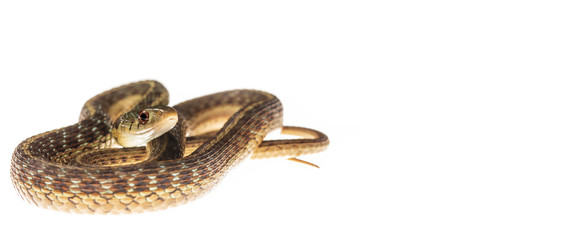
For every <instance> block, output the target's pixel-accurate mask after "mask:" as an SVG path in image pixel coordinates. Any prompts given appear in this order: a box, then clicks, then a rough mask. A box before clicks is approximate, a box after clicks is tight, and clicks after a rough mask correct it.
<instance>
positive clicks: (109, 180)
mask: <svg viewBox="0 0 585 240" xmlns="http://www.w3.org/2000/svg"><path fill="white" fill-rule="evenodd" d="M168 97H169V94H168V92H167V90H166V89H165V87H164V86H163V85H162V84H160V83H159V82H157V81H141V82H135V83H131V84H127V85H123V86H120V87H118V88H114V89H111V90H109V91H106V92H103V93H101V94H99V95H97V96H95V97H93V98H91V99H90V100H88V101H87V102H86V103H85V104H84V106H83V108H82V111H81V114H80V119H79V122H77V123H75V124H73V125H70V126H67V127H64V128H60V129H56V130H52V131H48V132H45V133H41V134H38V135H35V136H32V137H30V138H28V139H26V140H24V141H23V142H21V143H20V144H19V145H18V146H17V147H16V149H15V151H14V154H13V156H12V162H11V171H10V175H11V179H12V183H13V185H14V186H15V188H16V190H17V192H18V193H19V195H20V196H21V197H22V198H23V199H25V200H26V201H28V202H29V203H31V204H34V205H37V206H39V207H43V208H49V209H55V210H59V211H67V212H78V213H133V212H143V211H152V210H159V209H164V208H167V207H169V206H175V205H178V204H182V203H185V202H188V201H190V200H193V199H196V198H198V197H200V196H201V195H202V194H204V193H205V192H207V191H209V190H210V189H211V188H212V187H213V186H215V185H216V184H217V183H218V182H219V181H220V180H221V179H222V178H223V177H224V175H225V174H226V173H227V172H228V170H229V169H230V168H232V167H233V166H235V165H236V164H237V163H239V162H241V161H242V160H243V159H245V158H247V157H249V156H251V155H252V157H270V156H285V157H296V156H299V155H302V154H307V153H314V152H320V151H323V150H325V148H326V147H327V146H328V144H329V140H328V138H327V136H326V135H324V134H323V133H321V132H319V131H316V130H312V129H307V128H300V127H284V128H283V126H282V120H283V109H282V104H281V102H280V101H279V100H278V98H276V97H275V96H274V95H272V94H269V93H266V92H262V91H255V90H234V91H227V92H220V93H216V94H211V95H207V96H203V97H199V98H195V99H192V100H188V101H186V102H183V103H180V104H177V105H175V106H173V108H174V109H176V111H177V113H178V117H179V118H178V120H176V121H177V124H176V126H174V127H173V128H172V129H171V130H170V131H168V132H166V133H164V134H162V135H161V136H157V137H156V138H154V139H153V140H152V141H150V142H148V143H147V144H146V147H129V148H113V147H114V146H115V145H119V144H120V143H118V140H119V139H117V138H118V137H117V136H116V135H115V134H114V132H115V131H116V129H117V128H120V123H119V122H118V123H116V121H117V120H118V119H119V118H120V117H121V116H123V115H124V113H127V112H136V113H137V116H138V117H139V118H141V119H142V120H141V121H142V122H144V121H143V120H144V119H146V115H141V114H140V113H141V112H142V111H144V109H145V108H148V107H151V106H159V105H160V106H165V105H167V104H168V101H169V100H168ZM151 115H152V114H151ZM152 121H154V120H152ZM143 124H145V123H143ZM124 126H125V125H124ZM134 127H137V126H134ZM142 127H146V125H144V126H142ZM281 128H282V129H283V132H284V133H287V132H288V133H289V134H292V135H297V136H300V137H302V138H300V139H289V140H271V141H263V139H264V137H265V136H266V135H267V134H268V133H269V132H271V131H273V130H276V129H281ZM130 145H131V144H130Z"/></svg>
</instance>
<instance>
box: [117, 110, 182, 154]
mask: <svg viewBox="0 0 585 240" xmlns="http://www.w3.org/2000/svg"><path fill="white" fill-rule="evenodd" d="M178 120H179V117H178V114H177V111H176V110H175V109H174V108H172V107H169V106H153V107H147V108H143V109H141V110H138V111H130V112H127V113H124V114H123V115H122V116H120V117H119V118H118V119H117V120H116V121H115V122H114V127H113V129H112V135H113V137H114V138H115V139H116V140H117V141H118V144H120V145H121V146H122V147H136V146H140V145H144V144H146V143H147V142H148V141H150V140H152V139H155V138H157V137H159V136H160V135H163V134H164V133H166V132H168V131H169V130H171V129H172V128H173V127H174V126H175V125H176V124H177V121H178Z"/></svg>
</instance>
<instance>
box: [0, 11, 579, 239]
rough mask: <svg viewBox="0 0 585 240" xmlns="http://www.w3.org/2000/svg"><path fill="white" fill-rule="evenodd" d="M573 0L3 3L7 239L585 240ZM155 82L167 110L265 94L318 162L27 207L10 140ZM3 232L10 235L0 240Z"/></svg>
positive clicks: (0, 37) (250, 168) (258, 163)
mask: <svg viewBox="0 0 585 240" xmlns="http://www.w3.org/2000/svg"><path fill="white" fill-rule="evenodd" d="M584 12H585V8H584V6H583V5H582V4H581V3H580V1H482V2H479V1H367V0H366V1H321V0H310V1H304V0H296V1H286V2H285V1H274V0H273V1H255V0H250V1H190V2H179V1H173V2H170V1H167V2H164V3H163V1H160V2H152V1H136V2H124V1H111V2H108V1H99V3H98V2H95V3H94V4H88V3H80V1H69V2H63V1H43V2H28V1H14V3H7V2H2V3H0V79H1V80H2V84H3V85H2V87H1V89H2V94H0V98H1V99H0V101H1V102H2V111H1V114H0V121H1V124H0V126H2V128H3V130H2V137H1V138H0V139H1V140H0V141H1V143H2V144H1V146H2V147H1V148H0V150H1V153H0V156H1V157H2V158H3V159H4V164H1V165H0V166H1V169H0V173H2V174H0V176H1V177H0V180H1V181H0V192H1V193H2V197H1V198H0V201H1V203H0V217H1V219H2V231H0V234H2V235H4V236H18V237H23V238H24V237H26V238H27V239H28V238H30V239H33V238H37V239H41V238H42V239H52V238H53V239H62V238H74V237H75V238H83V239H155V238H158V239H179V238H178V237H181V238H180V239H195V238H198V239H222V238H223V239H235V238H238V239H339V238H348V239H537V238H542V239H583V238H584V237H585V230H584V228H583V226H584V224H585V193H584V191H585V169H584V167H585V164H584V163H583V161H584V155H585V154H584V152H583V146H584V144H585V129H584V126H585V121H584V120H585V111H584V110H585V94H584V90H585V89H584V87H583V86H584V85H583V81H584V79H585V78H584V77H585V71H584V70H585V68H584V66H585V65H584V64H585V47H584V46H585V34H584V30H585V14H584ZM143 79H156V80H159V81H161V82H162V83H163V84H165V86H166V87H167V88H168V90H169V91H170V93H171V103H172V104H174V103H178V102H180V101H183V100H187V99H191V98H194V97H197V96H201V95H205V94H209V93H213V92H218V91H223V90H229V89H236V88H253V89H261V90H265V91H269V92H271V93H274V94H275V95H277V96H278V97H279V98H280V99H281V100H282V102H283V104H284V106H285V124H288V125H301V126H307V127H312V128H316V129H319V130H322V131H323V132H325V133H327V134H328V135H329V137H330V139H331V146H330V148H329V149H328V151H326V152H324V153H322V154H317V155H311V156H307V157H304V158H303V159H304V160H308V161H311V162H314V163H317V164H319V165H320V166H321V169H315V168H311V167H308V166H305V165H302V164H298V163H294V162H290V161H286V160H281V159H274V160H249V161H245V162H243V163H242V164H241V165H239V166H238V167H236V168H235V169H234V170H233V171H231V172H230V173H228V175H227V176H226V178H225V179H224V181H223V182H222V183H221V184H220V185H218V186H217V187H216V188H215V189H214V190H213V191H212V192H211V193H209V194H207V195H206V196H204V197H203V198H201V199H198V200H196V201H194V202H190V203H188V204H186V205H183V206H180V207H176V208H172V209H168V210H165V211H159V212H152V213H145V214H137V215H117V216H103V215H101V216H92V215H75V214H67V213H60V212H54V211H50V210H45V209H40V208H37V207H35V206H32V205H29V204H28V203H26V202H25V201H22V200H21V199H20V198H19V197H18V196H17V194H16V192H15V191H14V189H13V187H12V184H11V182H10V179H9V161H10V158H11V154H12V151H13V150H14V148H15V147H16V146H17V144H18V143H19V142H20V141H22V140H24V139H25V138H27V137H29V136H32V135H34V134H37V133H40V132H43V131H47V130H51V129H54V128H58V127H62V126H66V125H69V124H72V123H74V122H75V121H76V120H77V117H78V114H79V111H80V109H81V106H82V104H83V103H84V102H85V101H86V100H87V99H89V98H90V97H92V96H93V95H95V94H98V93H100V92H101V91H104V90H107V89H110V88H113V87H116V86H119V85H121V84H125V83H128V82H132V81H136V80H143ZM3 238H4V237H3Z"/></svg>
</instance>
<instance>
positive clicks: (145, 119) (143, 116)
mask: <svg viewBox="0 0 585 240" xmlns="http://www.w3.org/2000/svg"><path fill="white" fill-rule="evenodd" d="M138 121H140V123H142V124H145V123H147V122H148V112H147V111H142V112H140V113H138Z"/></svg>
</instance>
